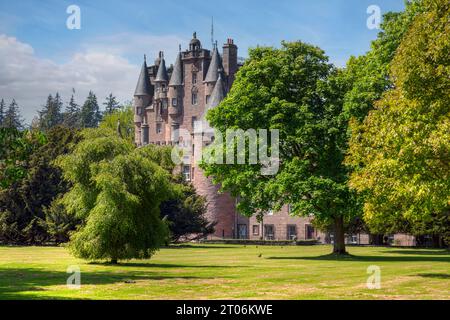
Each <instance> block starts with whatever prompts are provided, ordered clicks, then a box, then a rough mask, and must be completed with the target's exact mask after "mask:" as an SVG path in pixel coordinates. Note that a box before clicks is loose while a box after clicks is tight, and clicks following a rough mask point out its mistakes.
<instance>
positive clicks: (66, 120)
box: [63, 94, 81, 128]
mask: <svg viewBox="0 0 450 320" xmlns="http://www.w3.org/2000/svg"><path fill="white" fill-rule="evenodd" d="M63 124H64V125H65V126H66V127H69V128H80V127H81V109H80V106H79V105H78V104H77V103H76V102H75V98H74V96H73V94H72V96H71V98H70V101H69V104H68V105H67V107H66V110H65V112H64V114H63Z"/></svg>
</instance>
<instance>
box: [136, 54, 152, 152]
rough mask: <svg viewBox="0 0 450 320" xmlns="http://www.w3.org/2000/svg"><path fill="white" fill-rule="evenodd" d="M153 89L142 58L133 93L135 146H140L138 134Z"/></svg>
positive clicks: (150, 101)
mask: <svg viewBox="0 0 450 320" xmlns="http://www.w3.org/2000/svg"><path fill="white" fill-rule="evenodd" d="M153 94H154V88H153V86H152V84H151V82H150V76H149V74H148V69H147V60H146V57H145V56H144V63H143V64H142V68H141V73H140V75H139V79H138V82H137V85H136V90H135V91H134V99H133V107H134V123H135V124H136V126H137V127H138V130H136V136H135V141H136V144H138V145H141V144H142V141H143V140H142V136H141V132H140V125H141V123H142V119H143V117H145V108H147V107H148V106H150V105H151V103H152V97H153Z"/></svg>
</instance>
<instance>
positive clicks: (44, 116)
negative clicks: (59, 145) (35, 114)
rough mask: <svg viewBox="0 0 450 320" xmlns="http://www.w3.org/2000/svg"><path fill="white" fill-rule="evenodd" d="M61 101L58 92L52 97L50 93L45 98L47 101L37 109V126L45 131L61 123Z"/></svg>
mask: <svg viewBox="0 0 450 320" xmlns="http://www.w3.org/2000/svg"><path fill="white" fill-rule="evenodd" d="M61 108H62V101H61V97H60V96H59V93H56V95H55V97H54V98H53V97H52V95H51V94H50V95H49V96H48V98H47V103H46V104H45V106H44V107H43V108H42V110H41V111H39V128H40V130H42V131H44V132H45V131H47V130H49V129H51V128H53V127H56V126H58V125H60V124H61V123H62V120H63V115H62V113H61Z"/></svg>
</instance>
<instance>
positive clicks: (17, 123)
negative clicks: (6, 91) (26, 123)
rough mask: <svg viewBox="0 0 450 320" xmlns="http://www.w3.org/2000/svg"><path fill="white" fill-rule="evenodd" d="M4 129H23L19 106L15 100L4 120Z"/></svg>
mask: <svg viewBox="0 0 450 320" xmlns="http://www.w3.org/2000/svg"><path fill="white" fill-rule="evenodd" d="M3 127H5V128H15V129H18V130H21V129H23V120H22V116H21V115H20V111H19V106H18V105H17V102H16V100H15V99H13V100H12V102H11V104H10V105H9V107H8V110H7V111H6V113H5V117H4V119H3Z"/></svg>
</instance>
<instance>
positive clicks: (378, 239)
mask: <svg viewBox="0 0 450 320" xmlns="http://www.w3.org/2000/svg"><path fill="white" fill-rule="evenodd" d="M370 244H371V245H375V246H382V245H383V235H382V234H372V233H371V234H370Z"/></svg>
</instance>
